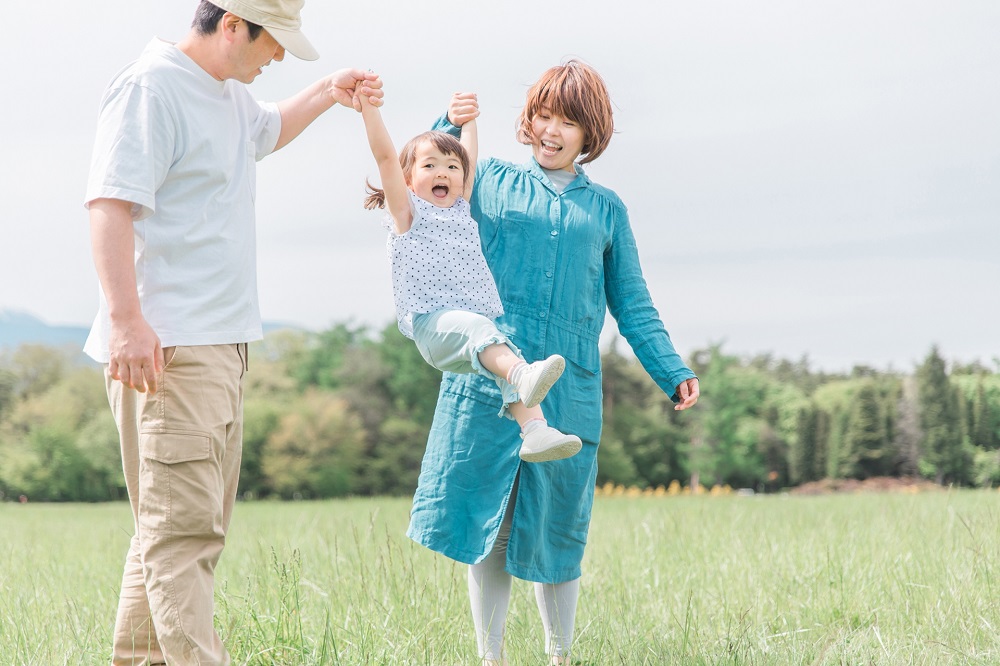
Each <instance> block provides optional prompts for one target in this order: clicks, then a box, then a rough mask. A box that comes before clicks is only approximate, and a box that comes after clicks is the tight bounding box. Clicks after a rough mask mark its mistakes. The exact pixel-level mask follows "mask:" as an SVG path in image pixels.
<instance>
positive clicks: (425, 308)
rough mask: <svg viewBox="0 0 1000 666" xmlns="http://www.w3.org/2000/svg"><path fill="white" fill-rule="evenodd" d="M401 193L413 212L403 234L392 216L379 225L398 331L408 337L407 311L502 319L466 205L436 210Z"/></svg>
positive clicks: (410, 321)
mask: <svg viewBox="0 0 1000 666" xmlns="http://www.w3.org/2000/svg"><path fill="white" fill-rule="evenodd" d="M407 191H408V192H409V194H410V206H411V207H412V209H413V225H412V226H411V227H410V229H409V231H407V232H406V233H405V234H397V233H396V232H395V229H394V228H393V226H392V218H390V217H388V216H386V221H385V226H386V227H388V229H389V239H388V242H387V250H388V254H389V263H390V264H391V265H392V290H393V296H394V298H395V301H396V320H397V321H398V322H399V330H400V332H402V334H403V335H405V336H406V337H408V338H412V337H413V313H418V312H434V311H435V310H442V309H457V310H467V311H469V312H478V313H479V314H482V315H485V316H487V317H489V318H490V319H496V318H497V317H499V316H500V315H502V314H503V305H502V304H501V303H500V294H499V293H497V285H496V282H494V280H493V274H492V273H490V268H489V266H487V265H486V258H485V257H484V256H483V249H482V246H481V245H480V241H479V225H478V224H476V221H475V220H474V219H472V215H471V214H470V212H469V203H468V202H467V201H466V200H465V199H463V198H461V197H459V198H458V199H456V200H455V203H454V204H453V205H452V206H451V208H439V207H437V206H435V205H434V204H432V203H429V202H427V201H424V200H423V199H421V198H420V197H418V196H417V195H416V194H414V193H413V192H412V191H409V190H407Z"/></svg>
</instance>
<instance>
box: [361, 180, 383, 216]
mask: <svg viewBox="0 0 1000 666" xmlns="http://www.w3.org/2000/svg"><path fill="white" fill-rule="evenodd" d="M365 192H367V193H368V196H367V197H365V208H366V209H367V210H375V209H376V208H385V190H380V189H378V188H377V187H375V186H374V185H372V184H371V183H370V182H368V179H367V178H366V179H365Z"/></svg>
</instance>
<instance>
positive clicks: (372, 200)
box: [365, 131, 472, 210]
mask: <svg viewBox="0 0 1000 666" xmlns="http://www.w3.org/2000/svg"><path fill="white" fill-rule="evenodd" d="M424 141H430V142H431V143H432V144H433V145H434V147H435V148H437V149H438V150H440V151H441V152H442V153H444V154H445V155H455V156H457V157H458V159H459V161H460V162H461V163H462V174H463V176H464V177H465V179H466V180H467V179H468V178H469V175H470V173H469V170H470V169H471V168H472V165H471V164H470V162H469V153H468V151H467V150H466V149H465V146H463V145H462V144H461V143H460V142H459V140H458V139H456V138H455V137H453V136H452V135H451V134H445V133H444V132H438V131H430V132H424V133H423V134H418V135H417V136H415V137H413V138H412V139H410V140H409V141H407V142H406V145H405V146H403V150H401V151H400V152H399V166H400V167H402V169H403V178H404V179H405V180H406V184H407V185H409V184H410V171H412V170H413V163H414V162H415V161H416V159H417V146H419V145H420V144H421V143H423V142H424ZM365 192H367V193H368V196H367V197H366V198H365V208H367V209H368V210H372V209H374V208H385V191H384V190H380V189H379V188H377V187H375V186H374V185H372V184H371V183H370V182H369V181H368V180H367V179H366V180H365Z"/></svg>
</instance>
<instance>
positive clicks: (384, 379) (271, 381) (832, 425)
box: [0, 324, 1000, 501]
mask: <svg viewBox="0 0 1000 666" xmlns="http://www.w3.org/2000/svg"><path fill="white" fill-rule="evenodd" d="M602 357H603V387H604V404H603V408H604V431H603V433H602V438H601V447H600V449H599V453H598V463H599V472H598V480H597V482H598V484H599V485H604V484H605V483H608V482H611V483H614V484H619V485H624V486H635V487H638V488H656V487H659V486H664V487H666V486H669V485H670V484H671V483H672V482H674V481H677V482H679V483H680V484H682V485H691V486H692V487H694V486H697V485H699V484H700V485H706V486H708V485H715V484H720V485H722V484H726V485H729V486H732V487H734V488H753V489H755V490H758V491H774V490H779V489H782V488H787V487H790V486H795V485H799V484H802V483H806V482H809V481H816V480H820V479H865V478H869V477H875V476H907V477H924V478H927V479H931V480H933V481H935V482H937V483H940V484H955V485H959V486H967V487H984V486H993V485H996V484H1000V374H997V372H995V371H994V370H992V369H990V368H988V367H986V366H984V365H982V364H981V363H979V362H974V363H971V364H965V365H963V364H958V363H952V364H950V365H949V364H948V363H947V362H946V361H945V359H944V358H943V357H942V356H941V354H940V352H939V350H938V349H937V348H932V349H931V350H930V351H929V352H928V354H927V356H926V358H925V359H924V360H923V361H922V363H921V364H920V365H919V366H917V367H916V368H914V369H913V370H912V371H911V372H908V373H904V372H897V371H891V370H877V369H874V368H870V367H865V366H857V367H855V368H854V369H853V370H852V371H851V372H850V373H840V374H830V373H823V372H817V371H814V370H812V369H810V367H809V364H808V361H807V360H805V359H802V360H799V361H788V360H783V359H776V358H774V357H772V356H770V355H759V356H755V357H739V356H736V355H731V354H728V353H726V352H725V351H724V350H723V349H722V347H721V346H720V345H713V346H709V347H708V348H705V349H700V350H697V351H695V352H694V353H693V354H691V356H690V358H689V359H688V363H689V365H690V366H691V368H692V369H693V370H694V371H695V372H696V373H697V374H698V376H699V378H700V379H701V384H702V390H703V394H702V398H701V400H700V401H699V403H698V406H697V407H696V408H695V409H692V410H687V411H685V412H675V411H674V410H673V405H672V403H671V402H670V400H669V399H668V398H667V396H665V395H664V394H663V393H662V392H661V391H660V390H659V389H658V388H657V387H656V386H655V384H653V382H652V380H650V379H649V377H648V376H647V375H646V373H645V371H643V370H642V368H641V366H640V365H639V364H638V362H637V361H636V360H635V358H634V357H632V356H631V355H630V354H623V353H620V352H619V351H618V348H617V345H616V344H614V343H613V344H612V345H611V346H610V347H609V348H608V349H607V350H606V351H605V352H604V353H603V355H602ZM995 364H997V365H1000V364H998V363H997V362H996V361H995ZM439 385H440V373H439V372H438V371H437V370H435V369H433V368H431V367H429V366H428V365H427V364H426V363H425V362H424V360H423V359H422V358H421V357H420V354H419V353H418V352H417V351H416V348H415V347H414V345H413V343H412V342H411V341H409V340H407V339H405V338H404V337H403V336H402V335H400V334H399V332H398V331H397V330H396V327H395V325H394V324H392V325H390V326H387V327H386V328H385V329H383V330H380V331H372V330H369V329H368V328H365V327H352V326H350V325H346V324H340V325H336V326H334V327H332V328H331V329H329V330H327V331H324V332H322V333H306V332H300V331H279V332H275V333H272V334H269V336H268V338H267V339H266V340H265V341H263V342H261V343H256V344H254V345H252V346H251V351H250V372H249V374H248V376H247V386H246V396H247V397H246V404H245V426H244V451H243V463H242V476H241V481H240V491H241V494H242V496H243V497H245V498H283V499H292V498H327V497H343V496H348V495H407V494H410V493H412V492H413V490H414V488H415V487H416V481H417V475H418V473H419V468H420V460H421V457H422V455H423V450H424V443H425V442H426V438H427V433H428V431H429V430H430V424H431V418H432V416H433V412H434V406H435V403H436V401H437V393H438V388H439ZM22 495H23V496H25V497H26V498H29V499H30V500H32V501H36V500H40V501H104V500H114V499H122V498H124V497H126V493H125V487H124V481H123V479H122V472H121V463H120V457H119V452H118V437H117V432H116V429H115V424H114V421H113V419H112V417H111V415H110V411H109V409H108V404H107V397H106V395H105V392H104V380H103V376H102V371H101V370H100V369H99V368H97V367H95V366H94V365H93V364H90V363H87V362H81V361H80V360H79V354H78V353H77V352H76V351H73V350H66V349H60V348H55V347H49V346H43V345H23V346H21V347H19V348H17V349H15V350H13V351H9V352H6V353H4V354H0V499H7V500H11V499H15V498H18V497H20V496H22Z"/></svg>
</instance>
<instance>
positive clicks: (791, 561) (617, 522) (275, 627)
mask: <svg viewBox="0 0 1000 666" xmlns="http://www.w3.org/2000/svg"><path fill="white" fill-rule="evenodd" d="M408 511H409V501H408V500H400V499H375V500H361V499H355V500H347V501H331V502H315V503H312V502H308V503H307V502H299V503H287V504H279V503H249V504H240V505H238V506H237V511H236V514H235V518H234V523H233V529H232V531H231V535H230V539H229V544H228V546H227V547H226V551H225V553H224V554H223V558H222V562H221V564H220V568H219V571H218V586H217V590H216V599H217V612H216V621H217V624H218V627H219V631H220V633H221V635H222V637H223V640H224V641H225V642H226V644H227V646H228V647H229V649H230V651H231V652H232V654H233V658H234V663H236V664H282V665H285V664H287V665H294V666H302V665H313V664H394V665H407V664H426V665H434V666H438V665H444V666H450V665H460V664H473V663H475V661H476V660H475V640H474V638H473V635H472V622H471V618H470V616H469V612H468V608H467V605H468V601H467V597H466V587H465V585H466V583H465V566H464V565H458V564H455V563H453V562H452V561H450V560H447V559H445V558H443V557H441V556H438V555H435V554H433V553H430V552H429V551H427V550H425V549H423V548H421V547H419V546H416V545H414V544H412V543H411V542H410V541H409V540H408V539H407V538H406V537H405V536H404V534H403V532H404V530H405V527H406V522H407V515H408ZM130 530H131V522H130V517H129V512H128V507H127V505H126V504H124V503H122V504H105V505H69V506H66V505H35V504H27V505H17V504H9V503H8V504H0V664H4V665H7V664H12V665H20V664H31V665H36V664H37V665H44V666H51V665H55V664H104V663H106V662H107V655H108V652H109V649H108V646H109V644H110V634H111V629H112V624H113V621H114V609H115V605H116V602H117V589H118V583H119V577H120V574H121V564H122V560H123V558H124V553H125V549H126V548H127V542H128V537H129V533H130ZM998 568H1000V493H996V492H992V493H991V492H986V491H978V492H975V491H961V492H940V493H927V494H918V495H850V496H846V495H845V496H825V497H796V496H767V497H761V496H758V497H749V498H748V497H721V498H713V497H674V498H624V497H614V498H611V497H599V498H597V502H596V506H595V510H594V521H593V525H592V528H591V536H590V545H589V546H588V550H587V557H586V560H585V561H584V578H583V585H582V595H581V601H580V608H579V612H578V615H577V642H576V648H575V655H576V657H577V659H579V660H581V662H582V663H583V664H587V665H597V664H600V665H602V666H603V665H605V664H623V665H633V664H733V665H735V664H795V665H798V664H852V665H853V664H892V665H896V664H995V663H1000V612H998V598H997V596H998V593H1000V580H998V575H997V574H998ZM507 635H508V639H507V640H508V652H509V655H510V658H511V663H512V665H518V666H520V665H525V666H528V665H536V664H537V665H539V666H541V665H542V664H544V663H545V660H544V657H543V655H542V650H543V646H542V636H541V629H540V623H539V621H538V616H537V610H536V609H535V603H534V596H533V593H532V591H531V587H530V585H529V584H527V583H524V582H520V581H516V582H515V586H514V596H513V599H512V604H511V610H510V615H509V621H508V632H507Z"/></svg>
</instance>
